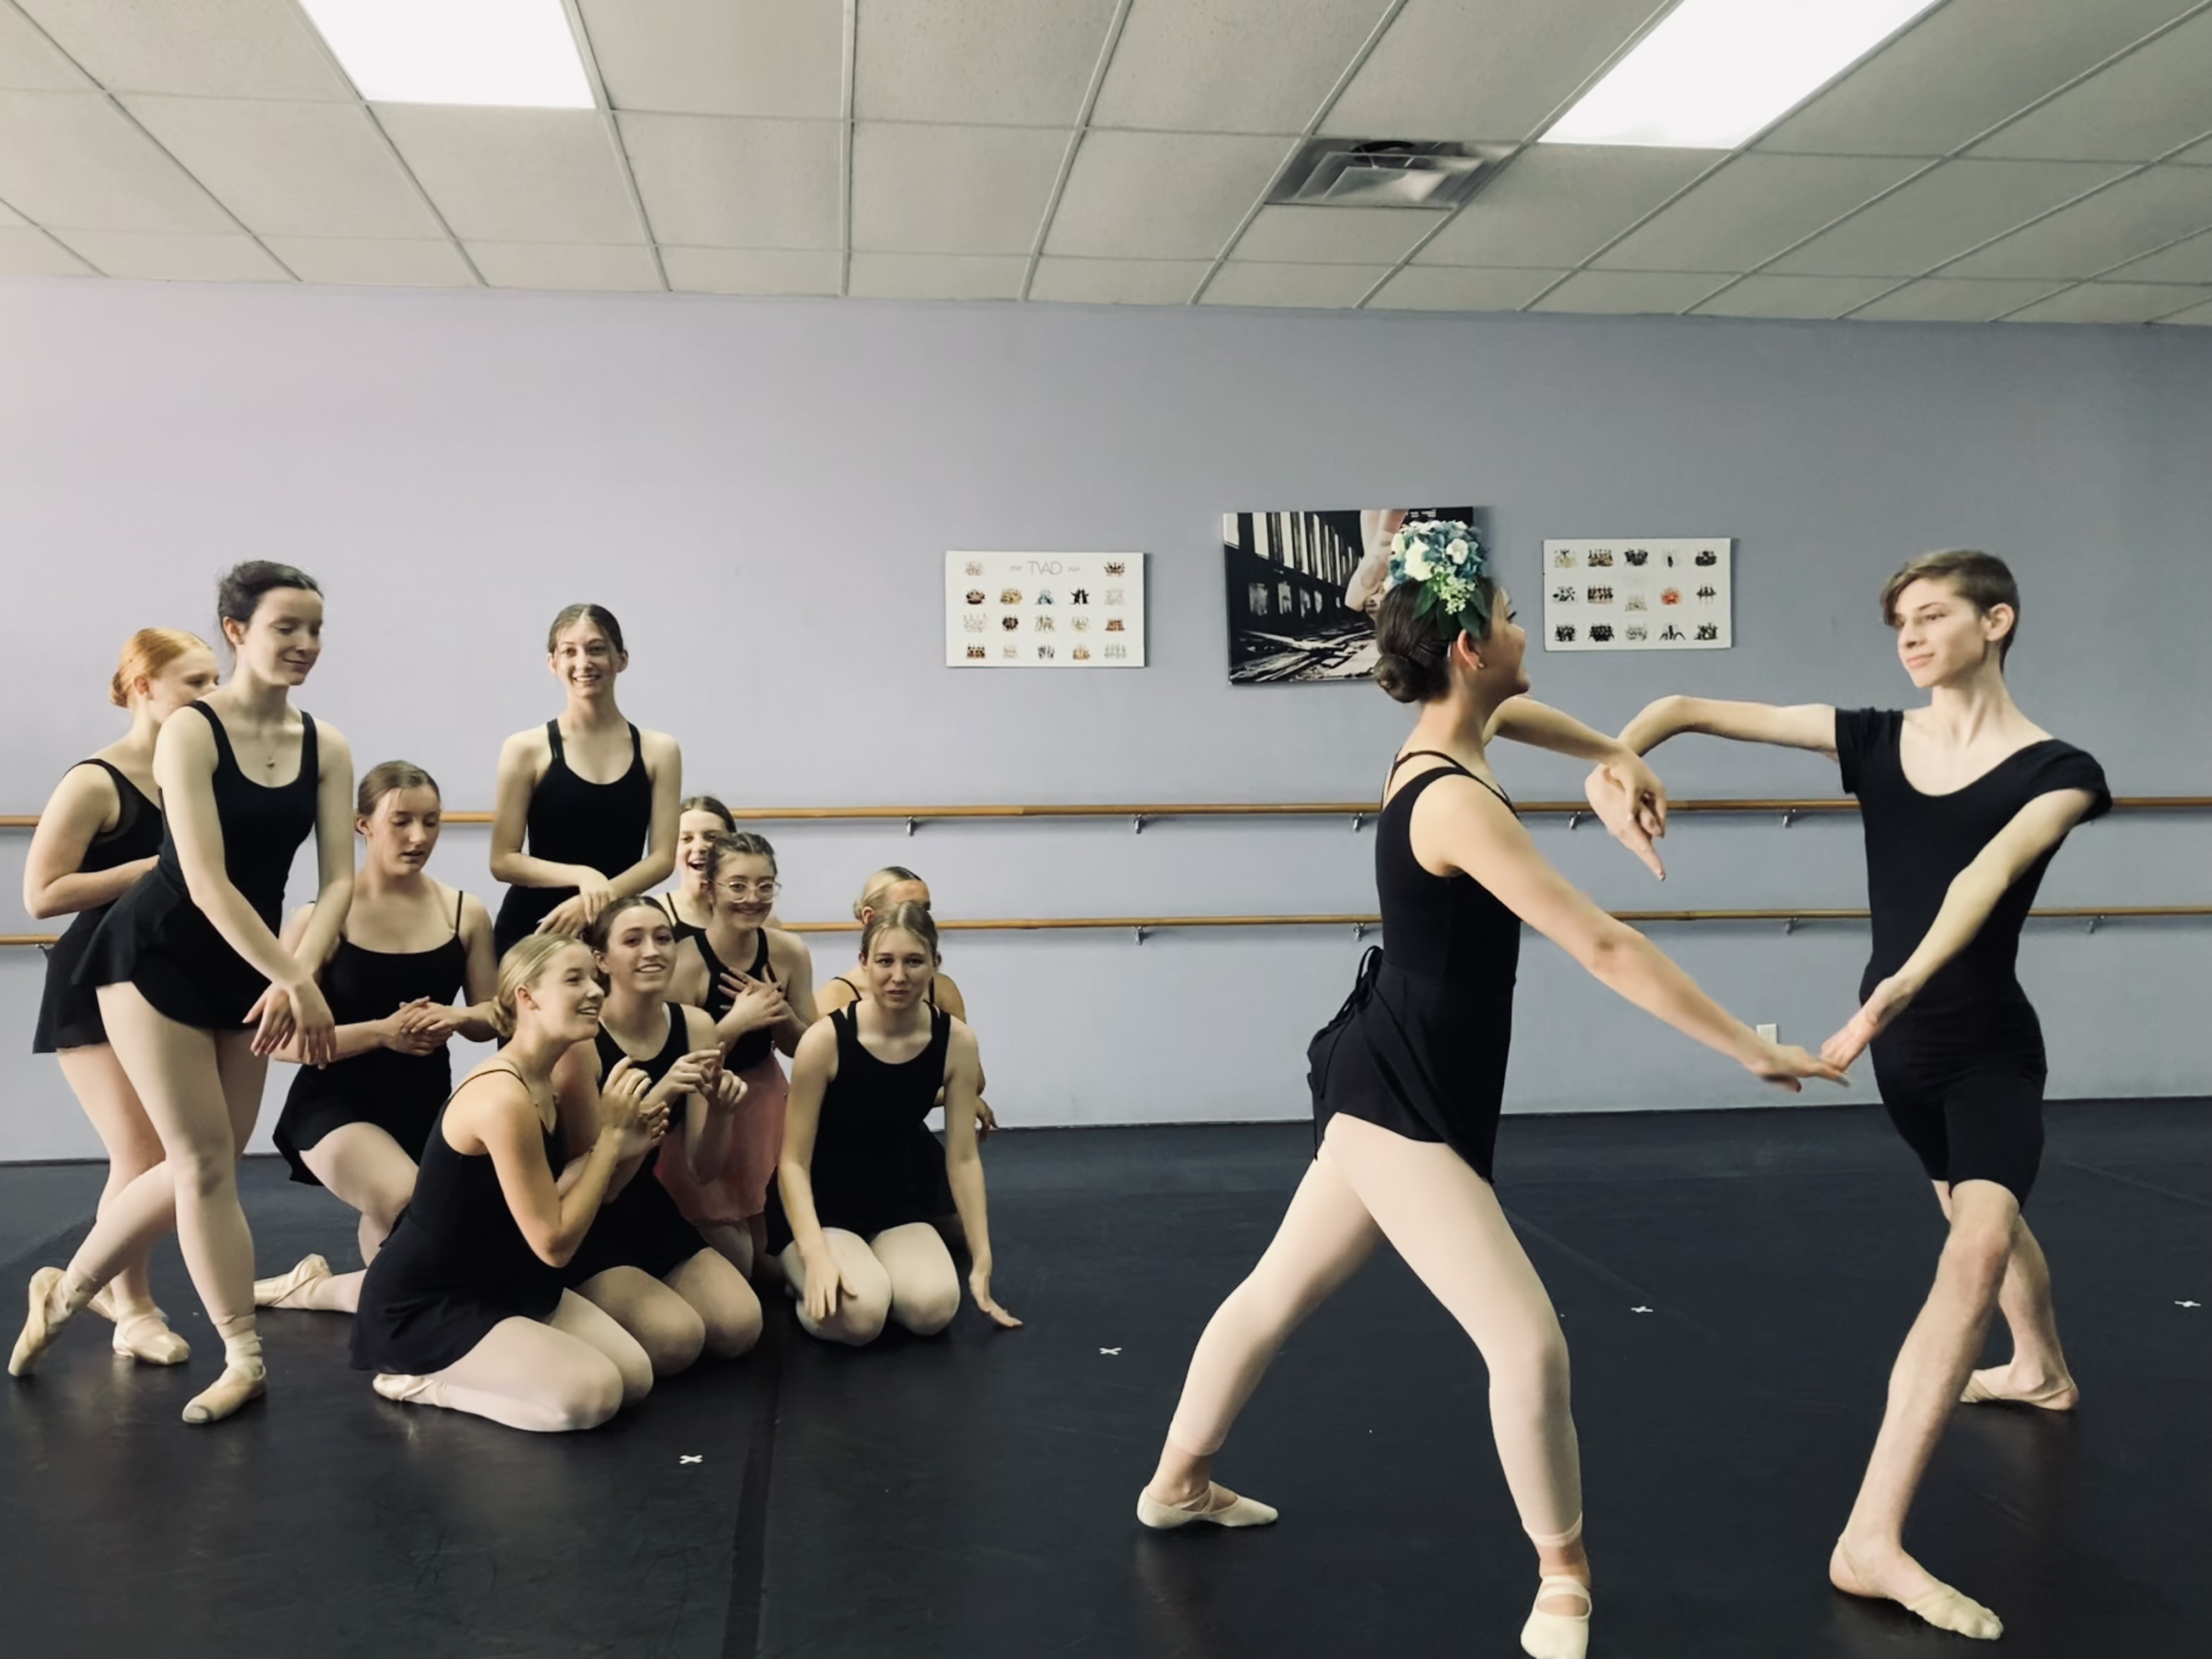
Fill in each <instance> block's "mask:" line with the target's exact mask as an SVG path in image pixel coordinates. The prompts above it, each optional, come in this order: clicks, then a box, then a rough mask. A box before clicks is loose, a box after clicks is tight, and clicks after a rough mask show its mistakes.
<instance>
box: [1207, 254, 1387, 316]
mask: <svg viewBox="0 0 2212 1659" xmlns="http://www.w3.org/2000/svg"><path fill="white" fill-rule="evenodd" d="M1389 274H1390V267H1389V266H1388V265H1293V264H1267V263H1263V262H1261V261H1259V260H1252V261H1249V262H1248V261H1243V260H1237V259H1231V261H1230V262H1229V263H1228V264H1225V265H1224V266H1222V267H1221V269H1220V270H1219V271H1218V272H1217V273H1216V274H1215V276H1214V278H1213V280H1212V282H1211V283H1207V284H1206V292H1205V294H1203V295H1200V300H1199V303H1200V304H1201V305H1209V306H1316V307H1343V306H1354V305H1358V303H1359V298H1360V296H1361V295H1364V294H1365V293H1366V292H1367V290H1368V289H1370V288H1373V287H1374V286H1375V284H1376V283H1379V282H1381V281H1382V280H1383V277H1385V276H1389Z"/></svg>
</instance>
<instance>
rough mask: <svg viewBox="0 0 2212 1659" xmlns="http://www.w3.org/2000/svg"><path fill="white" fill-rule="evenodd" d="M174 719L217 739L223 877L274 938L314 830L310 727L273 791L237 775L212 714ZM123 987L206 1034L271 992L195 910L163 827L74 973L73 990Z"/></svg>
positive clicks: (315, 773) (315, 776) (239, 1017)
mask: <svg viewBox="0 0 2212 1659" xmlns="http://www.w3.org/2000/svg"><path fill="white" fill-rule="evenodd" d="M178 712H179V714H185V713H187V712H197V714H201V715H203V716H204V717H205V719H206V720H207V723H208V725H209V726H210V727H211V728H212V729H213V731H214V732H215V747H216V763H215V774H214V776H213V777H212V778H211V779H210V787H211V788H212V790H213V793H214V795H215V810H216V817H217V819H218V820H219V821H220V822H221V823H222V863H223V871H224V873H225V874H227V875H228V877H229V878H230V884H231V885H232V886H234V887H235V888H236V889H237V890H239V892H240V894H241V895H243V896H244V897H245V899H246V902H247V903H248V904H251V905H252V907H253V909H254V913H255V914H256V915H258V916H259V917H260V918H261V920H262V922H263V923H264V925H265V926H266V927H268V929H269V931H270V933H276V932H277V931H278V929H279V928H280V927H282V926H283V912H284V878H285V877H286V876H288V875H289V874H290V873H291V869H292V859H293V855H294V854H296V853H297V852H298V851H299V850H300V844H301V842H304V841H306V840H307V836H308V834H309V832H311V831H312V830H313V829H314V827H315V797H316V793H317V789H318V787H319V783H320V780H321V771H320V769H321V757H320V755H319V751H318V747H317V744H316V740H315V717H314V716H313V715H312V714H307V712H305V711H304V710H302V711H301V715H300V724H301V732H300V773H299V775H298V776H297V777H295V778H294V779H293V780H292V781H291V782H289V783H280V784H276V785H273V786H271V785H263V784H258V783H256V782H254V781H252V779H251V778H249V777H247V776H246V774H245V773H244V772H243V771H241V770H240V769H239V764H238V756H237V754H236V753H235V752H234V750H232V748H231V746H230V733H229V732H227V731H226V730H224V729H223V724H222V719H221V717H220V716H218V715H217V714H216V712H215V710H213V709H212V708H209V707H208V706H207V705H206V704H205V703H204V702H194V703H187V704H185V708H183V709H180V710H179V711H178ZM122 981H129V982H130V983H131V984H132V985H134V986H136V987H137V989H138V992H139V994H140V995H142V996H143V997H144V998H145V999H146V1000H147V1001H148V1002H149V1003H150V1004H152V1005H153V1006H154V1008H155V1012H159V1013H161V1014H164V1015H167V1017H168V1018H171V1019H173V1020H175V1021H176V1022H177V1023H178V1024H180V1025H195V1026H198V1027H200V1028H202V1029H204V1030H224V1029H226V1028H228V1027H233V1026H237V1025H240V1024H244V1023H245V1020H246V1011H247V1010H248V1009H250V1008H251V1007H252V1006H253V1005H254V1003H255V1002H256V1001H257V1000H259V998H260V995H261V994H262V992H263V991H264V990H265V989H266V988H267V987H268V984H269V981H267V980H266V979H265V978H264V977H263V976H262V974H261V970H260V969H258V968H256V967H254V966H253V964H252V963H249V962H248V961H246V958H245V957H241V956H240V955H239V954H238V952H237V951H234V950H233V949H231V946H230V941H229V940H228V939H224V938H223V936H222V934H221V933H217V932H216V927H215V924H214V923H213V922H211V921H209V920H208V919H207V917H206V915H204V913H203V912H202V911H201V910H200V908H199V907H198V906H197V905H196V904H194V903H193V902H192V899H191V891H190V890H189V889H188V888H187V887H186V886H185V871H184V865H183V863H182V862H181V861H180V860H179V856H178V853H177V837H176V831H175V829H174V828H173V827H172V826H170V825H168V824H167V823H164V825H163V828H162V832H161V862H160V863H159V864H157V865H155V866H154V868H153V869H152V870H151V871H149V872H147V874H146V875H145V877H144V878H142V879H141V880H140V881H139V883H138V884H137V886H135V887H133V888H132V889H131V890H130V891H129V892H127V893H125V895H124V896H122V897H121V898H119V899H118V900H116V901H115V902H114V903H113V904H112V905H111V906H109V907H108V911H107V915H106V916H105V917H103V918H102V919H101V921H100V926H99V928H98V929H97V930H96V931H95V932H94V934H93V936H92V940H91V943H90V944H89V945H88V946H87V947H86V950H85V953H84V960H83V961H82V963H79V964H78V967H77V971H76V983H78V984H79V985H84V986H100V985H114V984H118V983H121V982H122Z"/></svg>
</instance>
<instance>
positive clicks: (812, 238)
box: [616, 114, 1042, 248]
mask: <svg viewBox="0 0 2212 1659" xmlns="http://www.w3.org/2000/svg"><path fill="white" fill-rule="evenodd" d="M616 119H617V121H618V122H619V123H620V124H621V126H622V135H623V147H624V148H625V149H628V150H629V161H630V168H631V171H632V173H634V174H635V177H636V179H637V191H638V195H639V196H640V197H642V198H643V200H644V202H645V211H646V216H647V217H648V218H649V219H651V220H652V222H653V234H654V235H655V236H657V237H659V239H660V240H662V241H664V242H671V243H680V244H682V245H683V246H687V247H783V248H809V247H811V248H823V247H836V246H837V244H838V240H839V237H840V230H839V225H838V216H837V192H838V189H839V186H840V184H841V182H842V179H841V176H840V167H841V163H840V161H839V159H838V156H839V150H838V143H839V138H840V133H841V127H840V125H839V124H838V123H837V122H835V121H769V120H755V119H750V118H740V117H732V116H723V115H633V114H625V115H620V116H617V118H616ZM1040 205H1042V204H1040Z"/></svg>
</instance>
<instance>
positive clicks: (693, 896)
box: [660, 795, 738, 945]
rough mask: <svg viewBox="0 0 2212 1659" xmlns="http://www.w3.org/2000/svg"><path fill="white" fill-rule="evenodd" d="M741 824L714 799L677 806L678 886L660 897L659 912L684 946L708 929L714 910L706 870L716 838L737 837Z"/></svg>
mask: <svg viewBox="0 0 2212 1659" xmlns="http://www.w3.org/2000/svg"><path fill="white" fill-rule="evenodd" d="M737 829H738V821H737V819H736V818H735V817H732V816H731V814H730V809H729V808H728V807H726V806H725V805H722V803H721V802H720V801H719V800H717V799H715V798H714V796H712V795H686V796H685V797H684V799H682V800H680V801H678V803H677V805H676V884H675V885H674V886H673V887H671V888H670V889H669V890H667V891H666V892H665V893H663V894H661V895H660V908H662V909H664V910H665V911H667V912H668V919H669V921H671V922H673V923H675V925H676V942H677V944H678V945H682V944H683V943H684V940H685V939H690V937H691V936H692V935H693V934H694V933H697V932H698V931H699V930H700V929H701V928H702V927H705V926H706V925H707V918H708V916H709V915H712V914H713V912H714V895H713V894H712V893H711V892H710V891H708V884H707V866H708V862H709V859H710V855H711V854H712V853H713V851H714V838H715V837H716V836H731V835H735V834H736V833H737Z"/></svg>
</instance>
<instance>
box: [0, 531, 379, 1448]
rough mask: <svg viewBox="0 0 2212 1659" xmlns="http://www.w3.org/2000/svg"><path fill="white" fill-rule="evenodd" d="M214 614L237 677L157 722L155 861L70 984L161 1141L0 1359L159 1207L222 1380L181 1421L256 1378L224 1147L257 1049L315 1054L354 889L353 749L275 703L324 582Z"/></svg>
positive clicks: (129, 1245)
mask: <svg viewBox="0 0 2212 1659" xmlns="http://www.w3.org/2000/svg"><path fill="white" fill-rule="evenodd" d="M216 614H217V616H218V617H220V619H221V621H222V632H223V637H224V639H225V640H226V641H228V643H229V645H230V647H231V649H232V651H233V652H234V653H236V656H237V667H236V670H235V671H234V672H233V674H232V675H231V678H229V679H228V681H227V682H225V683H224V684H222V686H220V687H218V688H217V689H216V690H213V691H210V692H209V693H208V694H207V696H206V697H204V699H203V700H201V701H200V702H195V703H191V704H190V705H188V708H189V709H190V711H191V712H189V713H187V712H186V711H185V710H184V709H180V710H179V711H178V712H179V715H180V716H182V717H181V718H179V719H176V720H170V721H168V722H167V724H165V725H164V726H162V728H161V736H160V738H159V739H158V740H157V741H156V742H155V745H154V776H155V781H157V782H158V783H159V784H160V785H161V808H162V811H163V813H164V815H165V817H166V818H167V823H166V825H165V829H164V833H163V838H162V842H161V859H160V861H159V862H158V863H157V864H156V865H155V868H154V869H153V870H152V871H151V872H149V873H148V874H147V875H146V876H144V877H143V878H141V879H140V880H139V882H138V884H137V885H136V886H134V887H132V888H131V890H130V891H129V892H127V893H125V895H124V896H122V897H121V898H119V899H118V900H117V901H116V902H115V904H114V907H113V908H112V909H110V910H109V911H108V913H107V915H106V918H105V919H104V920H103V921H101V922H100V928H99V931H98V932H97V933H94V935H93V937H92V941H91V943H90V945H88V946H87V947H86V951H85V956H84V961H83V963H82V964H81V965H80V966H79V968H78V969H77V975H76V982H77V983H78V984H79V985H92V986H97V987H99V989H100V1018H101V1019H102V1021H104V1022H105V1024H106V1027H107V1035H108V1041H109V1042H112V1044H113V1045H114V1048H115V1054H116V1058H117V1059H118V1060H120V1061H121V1062H122V1065H123V1070H124V1073H125V1075H126V1076H127V1077H129V1079H131V1085H132V1087H134V1088H135V1089H136V1090H137V1092H138V1097H139V1098H140V1099H141V1100H142V1101H143V1102H144V1103H145V1104H146V1115H147V1116H148V1117H149V1118H150V1119H151V1120H152V1121H153V1124H154V1127H155V1130H156V1131H157V1132H158V1133H160V1135H161V1151H162V1154H163V1158H162V1162H161V1164H158V1165H156V1166H155V1168H153V1169H151V1170H147V1171H146V1172H145V1173H144V1174H143V1175H141V1176H139V1177H138V1178H137V1180H135V1181H133V1182H131V1185H130V1186H129V1187H128V1188H125V1190H124V1191H123V1192H121V1193H119V1194H116V1195H115V1198H114V1200H113V1201H112V1203H111V1204H110V1205H109V1206H107V1207H106V1210H105V1211H104V1212H102V1214H101V1216H100V1219H99V1221H98V1222H97V1223H95V1224H94V1227H93V1230H92V1233H91V1236H90V1237H88V1238H87V1239H86V1240H85V1242H84V1243H83V1244H82V1246H81V1247H80V1248H79V1249H78V1250H77V1253H76V1256H75V1257H74V1258H73V1259H72V1260H71V1261H70V1265H69V1267H68V1269H67V1271H66V1272H64V1270H63V1269H61V1268H58V1267H44V1268H41V1269H40V1271H39V1272H38V1273H37V1274H36V1275H35V1276H34V1277H33V1279H32V1281H31V1296H30V1304H31V1305H30V1311H29V1316H28V1318H27V1321H26V1322H25V1324H24V1327H23V1334H22V1335H21V1338H20V1339H19V1340H17V1342H16V1344H15V1352H14V1354H13V1355H12V1357H11V1358H10V1359H9V1365H8V1369H9V1373H10V1374H11V1375H13V1376H24V1375H26V1374H27V1372H28V1371H29V1370H30V1369H31V1367H32V1366H33V1364H36V1363H37V1360H38V1357H39V1355H40V1353H41V1352H43V1351H44V1350H45V1348H46V1346H47V1344H49V1343H50V1342H52V1340H53V1338H54V1334H55V1333H56V1332H58V1330H59V1329H60V1328H61V1327H62V1325H63V1323H64V1322H66V1321H67V1320H68V1319H69V1317H70V1315H72V1314H74V1313H75V1312H76V1310H78V1309H79V1308H82V1307H83V1306H84V1305H85V1304H87V1303H88V1301H90V1300H91V1298H92V1295H93V1292H94V1291H97V1290H98V1289H99V1288H100V1286H101V1285H104V1284H106V1282H107V1281H108V1280H109V1279H112V1278H113V1277H114V1276H115V1274H116V1273H118V1272H120V1271H121V1270H122V1269H123V1267H125V1266H126V1265H127V1264H129V1263H130V1262H132V1261H143V1260H144V1259H145V1252H146V1247H147V1245H148V1244H149V1243H150V1242H151V1241H152V1240H153V1239H154V1238H155V1237H158V1236H159V1235H160V1234H161V1232H163V1231H166V1230H167V1227H168V1226H169V1225H170V1220H171V1206H172V1204H173V1205H174V1218H175V1224H176V1227H177V1231H178V1236H179V1243H181V1244H182V1245H183V1247H184V1255H185V1267H187V1268H189V1269H190V1270H191V1276H192V1285H193V1287H194V1288H195V1289H196V1290H197V1291H199V1294H200V1300H201V1302H202V1303H203V1304H204V1305H205V1307H206V1309H207V1315H208V1320H209V1322H210V1324H212V1325H213V1326H214V1327H215V1328H216V1332H217V1334H220V1335H221V1336H222V1339H223V1352H224V1364H223V1370H222V1376H220V1377H218V1378H217V1379H216V1383H215V1384H214V1386H213V1387H211V1388H210V1389H207V1390H206V1391H204V1393H202V1394H199V1395H195V1396H194V1397H193V1398H192V1400H191V1401H190V1402H188V1403H187V1404H186V1405H185V1413H184V1415H185V1421H186V1422H187V1423H212V1422H214V1421H216V1420H217V1419H221V1418H225V1417H228V1416H229V1415H230V1414H231V1413H233V1412H234V1411H236V1410H238V1408H239V1407H241V1406H243V1405H245V1404H246V1402H247V1401H250V1400H253V1399H256V1398H258V1396H259V1395H261V1394H262V1393H263V1392H264V1390H265V1388H266V1377H267V1372H266V1370H265V1368H264V1365H263V1363H262V1357H261V1338H260V1336H259V1334H258V1332H257V1331H256V1329H255V1327H254V1319H253V1237H252V1233H251V1232H250V1231H248V1230H247V1227H246V1213H245V1212H244V1211H243V1210H241V1209H240V1207H239V1203H238V1180H237V1170H236V1165H237V1160H238V1155H239V1153H240V1151H241V1150H243V1148H244V1147H245V1146H246V1139H247V1137H248V1136H249V1135H251V1134H252V1131H253V1120H254V1118H255V1116H256V1115H258V1112H259V1109H260V1106H261V1085H262V1079H263V1076H264V1073H265V1072H266V1070H267V1067H268V1063H269V1062H268V1057H269V1055H270V1054H271V1053H272V1052H274V1051H275V1050H276V1049H277V1048H282V1047H283V1046H284V1045H285V1044H286V1043H288V1042H293V1041H294V1040H295V1038H296V1040H297V1042H298V1045H299V1046H298V1052H299V1053H300V1055H301V1058H302V1059H303V1060H305V1061H307V1063H308V1064H310V1065H316V1066H319V1065H324V1064H326V1063H327V1062H328V1061H329V1060H330V1059H331V1055H332V1053H333V1049H332V1041H331V1039H332V1023H331V1011H330V1008H329V1006H328V1005H326V1004H325V1002H324V1000H323V994H322V992H321V991H320V990H319V988H318V987H317V986H316V984H315V980H314V975H313V971H312V964H313V963H317V962H319V961H321V960H322V958H323V957H324V956H325V954H326V953H327V952H328V951H329V949H330V946H331V940H332V939H335V938H336V936H337V931H338V929H339V927H341V926H343V923H344V921H345V915H346V907H347V904H348V902H349V901H350V899H351V897H352V892H353V849H352V847H351V846H350V844H349V842H350V840H351V836H350V835H349V829H350V823H349V820H350V818H351V816H352V806H353V758H352V757H351V755H350V754H349V752H348V751H347V749H346V744H345V739H344V738H342V737H341V736H339V735H338V732H337V729H336V728H335V727H333V726H318V725H317V722H316V720H315V719H314V717H313V715H311V714H305V713H303V712H302V711H301V710H299V709H297V708H293V707H292V703H291V694H292V688H293V687H295V686H296V685H298V684H301V682H302V681H304V680H305V679H306V678H307V675H308V672H309V671H311V670H312V669H313V667H314V665H315V661H316V659H317V658H318V657H319V656H320V655H321V653H322V629H323V596H322V592H321V590H320V589H319V588H318V587H317V586H315V582H314V579H313V577H311V576H308V575H307V574H305V573H304V572H301V571H298V570H295V569H293V568H291V567H290V566H289V565H282V564H270V563H269V562H265V561H262V560H256V561H254V562H251V563H247V564H241V565H239V566H238V567H236V568H234V569H233V570H232V571H231V572H230V573H229V574H228V575H226V576H224V577H223V579H222V581H221V583H220V584H219V585H218V586H217V588H216ZM310 830H313V831H314V832H315V839H316V850H317V854H318V860H319V865H320V867H321V872H322V883H321V890H320V893H319V896H318V897H317V899H316V903H315V921H314V922H313V925H312V926H310V927H309V928H308V929H307V933H306V935H305V937H304V938H303V939H301V945H300V948H299V949H298V950H297V951H291V950H288V949H286V948H285V947H284V945H283V944H281V943H280V942H279V941H278V939H277V937H276V928H277V927H278V925H279V923H280V922H281V921H282V919H283V907H284V878H285V875H286V873H287V872H289V870H290V868H291V865H292V857H293V854H295V852H296V851H298V849H299V846H300V843H301V842H303V841H305V840H306V839H307V834H308V832H309V831H310Z"/></svg>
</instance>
